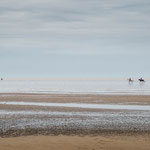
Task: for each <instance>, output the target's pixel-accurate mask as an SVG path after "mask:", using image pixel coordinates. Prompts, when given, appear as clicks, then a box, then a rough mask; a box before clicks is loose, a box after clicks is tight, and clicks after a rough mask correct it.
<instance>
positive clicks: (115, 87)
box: [0, 79, 150, 95]
mask: <svg viewBox="0 0 150 150" xmlns="http://www.w3.org/2000/svg"><path fill="white" fill-rule="evenodd" d="M0 93H60V94H65V93H85V94H86V93H92V94H115V95H117V94H123V95H127V94H130V95H150V81H149V80H146V82H145V83H139V82H138V81H135V82H134V83H133V84H129V83H128V81H127V80H126V79H125V80H3V81H0Z"/></svg>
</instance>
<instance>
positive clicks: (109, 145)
mask: <svg viewBox="0 0 150 150" xmlns="http://www.w3.org/2000/svg"><path fill="white" fill-rule="evenodd" d="M0 149H1V150H149V149H150V136H147V135H146V136H143V135H142V136H141V135H138V136H134V135H133V136H125V135H121V136H119V135H110V136H83V137H81V136H26V137H16V138H1V139H0Z"/></svg>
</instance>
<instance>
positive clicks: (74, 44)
mask: <svg viewBox="0 0 150 150" xmlns="http://www.w3.org/2000/svg"><path fill="white" fill-rule="evenodd" d="M0 76H2V77H4V78H5V77H10V78H13V77H23V78H26V77H27V78H30V77H32V78H33V77H36V78H50V77H52V78H61V77H63V78H64V77H65V78H67V77H69V78H79V77H82V78H84V77H85V78H95V77H96V78H100V77H150V1H149V0H0Z"/></svg>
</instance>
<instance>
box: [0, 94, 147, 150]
mask: <svg viewBox="0 0 150 150" xmlns="http://www.w3.org/2000/svg"><path fill="white" fill-rule="evenodd" d="M149 105H150V96H148V95H143V96H142V95H141V96H138V95H137V96H136V95H98V94H39V93H0V136H1V140H0V146H1V147H2V148H3V150H5V149H13V150H17V149H26V148H27V147H28V149H33V148H34V149H41V150H42V149H44V150H45V149H56V150H57V149H60V148H61V147H62V146H63V145H65V146H64V149H73V150H74V149H91V150H92V149H93V150H94V149H102V150H103V149H148V148H149V146H150V144H149V141H150V107H149ZM37 141H38V142H37ZM36 143H39V145H38V144H36ZM61 149H62V148H61Z"/></svg>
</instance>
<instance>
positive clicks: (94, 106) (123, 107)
mask: <svg viewBox="0 0 150 150" xmlns="http://www.w3.org/2000/svg"><path fill="white" fill-rule="evenodd" d="M0 104H2V105H22V106H46V107H71V108H73V107H74V108H90V109H113V110H149V111H150V106H146V105H117V104H85V103H46V102H45V103H44V102H42V103H41V102H35V103H34V102H12V101H11V102H8V101H6V102H0Z"/></svg>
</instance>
